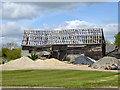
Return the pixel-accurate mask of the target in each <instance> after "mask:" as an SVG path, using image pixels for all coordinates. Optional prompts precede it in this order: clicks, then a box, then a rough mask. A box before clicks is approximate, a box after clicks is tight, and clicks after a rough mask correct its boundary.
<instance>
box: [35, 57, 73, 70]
mask: <svg viewBox="0 0 120 90" xmlns="http://www.w3.org/2000/svg"><path fill="white" fill-rule="evenodd" d="M35 62H36V63H38V64H39V66H44V67H53V68H55V67H68V66H74V65H72V64H67V63H64V62H62V61H59V60H57V59H54V58H51V59H46V60H39V59H38V60H36V61H35Z"/></svg>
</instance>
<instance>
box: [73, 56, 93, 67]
mask: <svg viewBox="0 0 120 90" xmlns="http://www.w3.org/2000/svg"><path fill="white" fill-rule="evenodd" d="M94 62H95V61H94V60H92V59H90V58H88V57H86V56H84V55H80V56H79V57H77V58H75V61H74V62H73V63H74V64H84V65H91V64H93V63H94Z"/></svg>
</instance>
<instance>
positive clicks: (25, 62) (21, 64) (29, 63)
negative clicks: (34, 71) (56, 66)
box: [2, 56, 39, 69]
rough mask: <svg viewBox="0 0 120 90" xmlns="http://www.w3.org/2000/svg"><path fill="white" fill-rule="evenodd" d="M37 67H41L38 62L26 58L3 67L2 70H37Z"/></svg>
mask: <svg viewBox="0 0 120 90" xmlns="http://www.w3.org/2000/svg"><path fill="white" fill-rule="evenodd" d="M37 67H39V65H38V64H37V63H36V62H34V61H33V60H31V59H30V58H28V57H24V56H23V57H21V58H19V59H16V60H12V61H10V62H8V63H6V64H4V65H2V69H26V68H37Z"/></svg>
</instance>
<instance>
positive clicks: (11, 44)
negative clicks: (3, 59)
mask: <svg viewBox="0 0 120 90" xmlns="http://www.w3.org/2000/svg"><path fill="white" fill-rule="evenodd" d="M4 47H5V48H8V49H11V50H12V49H14V48H18V44H17V43H15V42H11V43H7V44H5V45H4Z"/></svg>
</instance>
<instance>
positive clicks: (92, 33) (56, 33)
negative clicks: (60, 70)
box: [21, 28, 105, 60]
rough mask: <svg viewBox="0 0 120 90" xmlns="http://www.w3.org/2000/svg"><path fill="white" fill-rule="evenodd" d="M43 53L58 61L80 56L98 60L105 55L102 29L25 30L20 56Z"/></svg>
mask: <svg viewBox="0 0 120 90" xmlns="http://www.w3.org/2000/svg"><path fill="white" fill-rule="evenodd" d="M43 51H47V52H51V55H52V57H53V58H56V59H59V60H63V59H64V58H65V57H66V56H67V55H80V54H85V55H86V56H88V57H91V58H93V59H99V58H101V57H103V56H104V55H105V39H104V34H103V29H102V28H89V29H67V30H49V31H47V30H44V31H43V30H25V31H24V35H23V40H22V53H21V55H22V56H28V55H30V54H31V53H33V52H34V53H37V54H40V52H43Z"/></svg>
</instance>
